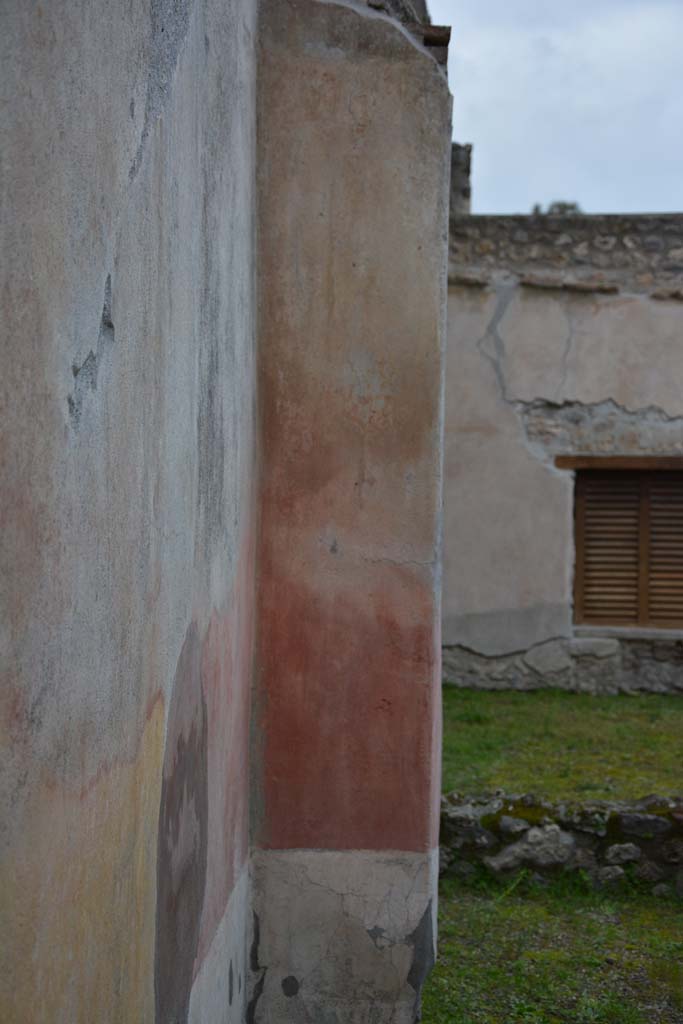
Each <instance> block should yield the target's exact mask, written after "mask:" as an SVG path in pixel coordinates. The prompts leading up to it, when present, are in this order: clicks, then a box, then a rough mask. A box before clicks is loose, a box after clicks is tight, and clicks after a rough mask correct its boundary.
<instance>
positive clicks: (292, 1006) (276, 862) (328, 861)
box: [251, 850, 438, 1024]
mask: <svg viewBox="0 0 683 1024" xmlns="http://www.w3.org/2000/svg"><path fill="white" fill-rule="evenodd" d="M437 857H438V852H437V851H430V852H429V853H423V854H407V853H399V852H396V851H385V852H384V853H381V852H372V851H368V850H366V851H343V852H341V851H331V850H330V851H322V850H291V851H257V852H255V855H254V860H253V862H252V869H251V870H252V885H253V891H254V895H255V899H256V901H257V905H258V906H259V909H260V915H261V917H260V957H259V959H260V961H261V963H263V962H264V961H265V962H266V963H267V964H268V978H267V979H265V983H264V984H263V985H258V982H257V985H258V990H259V995H261V994H262V995H263V1000H262V1003H261V1004H259V1019H264V1020H266V1019H273V1020H278V1021H279V1020H282V1021H283V1022H284V1021H288V1022H290V1024H303V1022H304V1021H309V1020H310V1021H318V1020H320V1021H322V1020H324V1021H326V1022H329V1024H364V1022H366V1021H367V1020H368V1017H367V1012H368V1011H367V1003H366V1002H365V998H364V995H363V993H364V992H366V991H368V990H369V989H371V990H372V992H373V994H374V995H373V1000H374V1001H373V1016H372V1020H373V1024H413V1022H414V1021H415V1019H416V1014H417V1012H418V1009H419V998H420V991H421V988H422V984H423V982H424V978H425V977H426V974H427V972H428V971H429V969H430V967H431V965H432V963H433V957H434V932H433V924H434V913H433V910H434V899H435V895H436V888H435V887H436V873H437V870H438V861H437ZM284 919H286V920H288V921H289V927H288V928H283V927H282V921H283V920H284ZM257 967H258V971H259V973H260V972H261V971H262V967H261V966H260V965H259V964H258V962H257ZM253 969H254V961H253V960H252V971H253ZM258 980H259V982H260V981H261V977H259V979H258ZM297 986H298V987H297ZM255 991H256V990H255ZM295 996H296V998H294V997H295Z"/></svg>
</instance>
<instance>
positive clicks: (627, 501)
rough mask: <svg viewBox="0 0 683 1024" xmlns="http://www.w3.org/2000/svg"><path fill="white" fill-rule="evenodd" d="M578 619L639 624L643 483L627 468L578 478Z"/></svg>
mask: <svg viewBox="0 0 683 1024" xmlns="http://www.w3.org/2000/svg"><path fill="white" fill-rule="evenodd" d="M576 485H577V486H576V554H577V563H576V592H575V617H576V621H577V622H584V623H590V624H594V625H608V624H609V625H635V624H637V623H638V618H639V587H638V582H639V537H640V486H639V481H638V478H637V477H635V476H633V475H632V474H628V473H601V472H593V471H588V472H585V473H579V474H577V480H576Z"/></svg>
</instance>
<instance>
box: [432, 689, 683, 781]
mask: <svg viewBox="0 0 683 1024" xmlns="http://www.w3.org/2000/svg"><path fill="white" fill-rule="evenodd" d="M443 710H444V735H443V790H444V792H450V791H451V790H459V791H460V792H464V793H476V792H481V791H482V790H484V791H485V790H493V789H498V788H501V789H505V790H507V791H508V792H511V793H534V794H536V795H538V796H545V797H548V798H549V799H571V798H572V797H574V798H576V799H582V800H586V799H590V798H593V799H616V800H622V799H623V800H630V799H637V798H639V797H643V796H647V795H649V794H650V793H657V794H659V795H661V796H673V795H677V794H680V793H683V697H677V696H659V695H655V694H645V695H642V696H637V697H631V696H624V695H621V696H617V697H591V696H589V695H583V694H572V693H563V692H558V691H552V690H551V691H548V690H545V691H537V692H534V693H511V692H495V693H491V692H481V691H476V690H458V689H456V688H455V687H452V686H444V701H443Z"/></svg>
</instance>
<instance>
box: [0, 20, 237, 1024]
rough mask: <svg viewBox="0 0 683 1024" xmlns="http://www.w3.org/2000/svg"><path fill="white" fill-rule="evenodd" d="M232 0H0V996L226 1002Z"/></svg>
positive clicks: (12, 1001)
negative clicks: (119, 1) (0, 961)
mask: <svg viewBox="0 0 683 1024" xmlns="http://www.w3.org/2000/svg"><path fill="white" fill-rule="evenodd" d="M255 26H256V22H255V4H253V3H251V2H249V0H241V2H228V0H220V2H218V0H217V2H213V0H196V2H192V0H178V2H173V3H171V2H170V0H151V2H145V0H131V2H130V3H128V4H126V5H125V10H124V9H123V8H121V7H120V5H116V4H108V3H104V2H99V0H88V2H87V3H86V2H78V0H56V2H51V3H48V4H45V3H18V2H17V3H14V2H9V3H5V4H3V5H2V24H1V26H0V40H1V43H0V45H1V47H2V56H1V65H2V74H1V81H2V93H3V104H2V138H3V147H2V190H3V192H2V252H3V274H2V277H3V284H2V318H3V324H2V345H3V351H2V366H3V372H2V375H1V380H0V389H1V393H2V415H3V463H2V472H3V486H2V498H1V500H2V524H3V543H2V570H1V573H0V586H1V588H2V623H3V634H2V658H3V666H2V667H3V684H2V719H1V720H2V751H3V755H2V757H3V767H4V771H3V776H2V783H1V784H0V787H1V788H0V799H1V818H2V879H1V880H0V892H1V893H2V896H1V897H0V898H1V900H2V903H3V910H2V921H3V935H4V943H3V946H4V953H5V955H6V957H7V960H6V961H5V963H4V966H3V971H2V982H1V984H2V989H1V994H0V1018H2V1020H3V1021H7V1022H10V1021H11V1022H13V1024H38V1022H45V1024H48V1022H49V1024H61V1022H65V1024H66V1022H68V1024H76V1022H79V1021H82V1022H88V1024H91V1022H93V1021H97V1022H98V1024H104V1022H107V1021H110V1022H117V1024H122V1022H126V1024H128V1022H138V1021H139V1022H142V1021H145V1022H149V1021H155V1020H156V1021H163V1022H168V1021H171V1020H172V1021H186V1020H197V1021H199V1020H201V1021H203V1022H204V1021H214V1020H215V1021H219V1020H220V1021H228V1020H230V1021H238V1020H241V1019H242V1018H243V1009H244V1001H245V992H246V983H245V962H244V961H245V948H246V941H247V938H246V926H247V922H248V909H247V904H246V898H245V892H246V890H245V886H246V880H247V878H246V874H245V870H246V856H247V846H248V831H247V830H248V820H247V813H248V805H247V787H248V761H247V758H248V715H249V685H250V665H251V652H252V619H253V616H252V593H253V557H254V554H253V553H254V485H255V480H254V408H253V407H254V364H255V357H254V343H255V336H254V324H255V315H254V283H253V282H254V259H253V242H252V238H253V233H254V230H253V229H254V224H253V217H254V214H253V211H254V152H255V60H254V45H255V40H254V33H255Z"/></svg>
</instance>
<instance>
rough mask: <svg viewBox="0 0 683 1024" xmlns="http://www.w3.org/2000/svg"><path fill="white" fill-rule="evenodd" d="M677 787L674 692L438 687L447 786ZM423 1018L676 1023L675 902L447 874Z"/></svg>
mask: <svg viewBox="0 0 683 1024" xmlns="http://www.w3.org/2000/svg"><path fill="white" fill-rule="evenodd" d="M497 787H504V788H505V789H506V790H507V791H508V792H516V793H526V792H533V793H535V794H537V795H539V796H545V797H548V798H551V799H560V798H563V799H572V798H574V799H581V798H584V799H596V798H597V799H602V798H606V799H622V798H623V799H631V798H638V797H642V796H644V795H646V794H649V793H658V794H661V795H673V794H675V793H680V792H681V791H682V790H683V699H681V698H677V697H660V696H653V695H648V696H642V697H626V696H619V697H604V698H591V697H588V696H582V695H573V694H565V693H556V692H548V691H540V692H537V693H509V692H505V693H484V692H475V691H467V690H456V689H453V688H450V687H449V688H446V689H445V693H444V790H445V791H450V790H454V789H455V790H458V791H460V792H463V793H477V792H482V791H485V790H492V789H496V788H497ZM439 918H440V924H439V956H438V962H437V965H436V967H435V969H434V971H433V972H432V974H431V976H430V978H429V979H428V981H427V984H426V986H425V990H424V994H423V1021H424V1022H425V1024H683V901H680V900H678V899H676V898H675V897H672V898H670V899H668V900H662V899H656V898H655V897H653V896H652V895H650V894H649V893H645V892H643V891H642V890H640V889H638V888H637V887H636V886H635V885H632V884H630V883H629V884H627V885H626V886H625V887H623V888H622V889H621V890H620V891H618V892H606V891H596V890H595V889H594V888H593V886H592V885H591V883H590V881H589V880H588V879H586V878H582V877H578V876H572V877H560V878H558V879H557V880H555V881H553V882H551V883H545V884H539V883H538V882H535V881H534V880H533V879H532V878H531V877H530V875H529V874H528V873H524V872H521V873H520V874H518V875H516V876H515V877H514V878H513V879H507V880H505V881H501V880H498V879H494V878H493V877H491V876H489V875H487V874H486V872H485V871H484V870H483V869H482V870H481V871H480V872H479V873H478V874H477V875H476V877H475V878H474V879H473V880H468V881H462V880H459V879H454V878H447V879H444V880H443V882H442V885H441V902H440V910H439Z"/></svg>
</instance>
